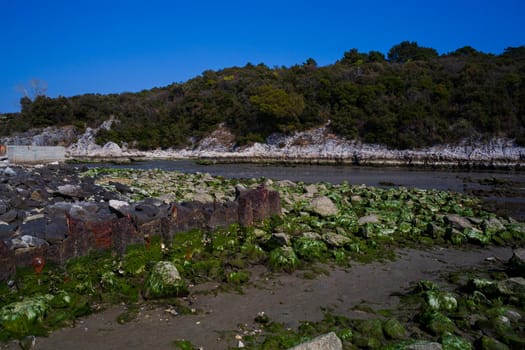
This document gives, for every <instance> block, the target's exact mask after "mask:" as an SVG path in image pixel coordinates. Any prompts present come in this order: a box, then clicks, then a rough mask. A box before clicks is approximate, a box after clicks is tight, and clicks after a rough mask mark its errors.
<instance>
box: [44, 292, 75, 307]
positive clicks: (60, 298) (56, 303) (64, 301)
mask: <svg viewBox="0 0 525 350" xmlns="http://www.w3.org/2000/svg"><path fill="white" fill-rule="evenodd" d="M49 304H50V305H51V307H54V308H65V307H68V306H69V305H71V296H70V295H69V294H68V293H67V292H66V291H63V290H61V291H58V292H56V293H55V295H54V296H53V299H51V300H50V302H49Z"/></svg>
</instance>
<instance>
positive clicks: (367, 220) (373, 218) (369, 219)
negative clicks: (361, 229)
mask: <svg viewBox="0 0 525 350" xmlns="http://www.w3.org/2000/svg"><path fill="white" fill-rule="evenodd" d="M357 223H358V224H359V225H365V224H377V223H379V217H378V216H377V215H375V214H371V215H366V216H362V217H360V218H359V219H358V220H357Z"/></svg>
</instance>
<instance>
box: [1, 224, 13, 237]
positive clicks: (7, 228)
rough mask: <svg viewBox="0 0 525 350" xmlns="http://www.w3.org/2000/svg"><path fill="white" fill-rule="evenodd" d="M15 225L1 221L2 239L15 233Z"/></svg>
mask: <svg viewBox="0 0 525 350" xmlns="http://www.w3.org/2000/svg"><path fill="white" fill-rule="evenodd" d="M14 231H15V229H14V227H13V226H12V225H9V224H8V223H6V222H0V240H7V239H9V238H11V236H12V235H13V234H14Z"/></svg>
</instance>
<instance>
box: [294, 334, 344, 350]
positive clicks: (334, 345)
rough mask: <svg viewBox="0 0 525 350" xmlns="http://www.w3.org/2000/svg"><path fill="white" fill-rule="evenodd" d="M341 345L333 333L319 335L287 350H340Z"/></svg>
mask: <svg viewBox="0 0 525 350" xmlns="http://www.w3.org/2000/svg"><path fill="white" fill-rule="evenodd" d="M342 349H343V343H342V342H341V339H339V338H338V337H337V335H336V334H335V333H334V332H330V333H328V334H324V335H320V336H318V337H317V338H314V339H312V340H310V341H307V342H305V343H302V344H299V345H297V346H294V347H293V348H290V349H289V350H342Z"/></svg>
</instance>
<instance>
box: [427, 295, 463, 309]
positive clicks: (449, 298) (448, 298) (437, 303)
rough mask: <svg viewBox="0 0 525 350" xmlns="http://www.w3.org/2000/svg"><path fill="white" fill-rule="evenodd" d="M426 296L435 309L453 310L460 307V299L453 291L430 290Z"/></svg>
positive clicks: (431, 306)
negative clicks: (458, 299)
mask: <svg viewBox="0 0 525 350" xmlns="http://www.w3.org/2000/svg"><path fill="white" fill-rule="evenodd" d="M424 296H425V301H426V303H427V305H428V306H429V307H430V308H431V309H432V310H435V311H446V312H453V311H455V310H456V308H457V307H458V301H457V299H456V297H455V296H454V295H453V294H452V293H448V292H442V291H435V290H430V291H426V292H425V294H424Z"/></svg>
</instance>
